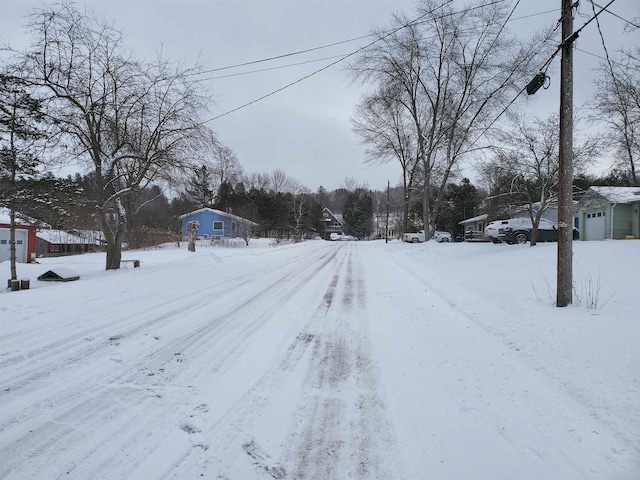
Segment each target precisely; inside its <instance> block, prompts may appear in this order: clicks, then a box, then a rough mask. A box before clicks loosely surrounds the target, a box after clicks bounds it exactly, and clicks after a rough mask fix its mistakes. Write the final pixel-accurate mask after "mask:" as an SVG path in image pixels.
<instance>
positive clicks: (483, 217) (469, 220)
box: [458, 213, 489, 225]
mask: <svg viewBox="0 0 640 480" xmlns="http://www.w3.org/2000/svg"><path fill="white" fill-rule="evenodd" d="M488 217H489V215H488V214H487V213H483V214H482V215H478V216H475V217H471V218H465V219H464V220H462V221H461V222H458V225H462V224H464V223H472V222H479V221H480V220H486V219H487V218H488Z"/></svg>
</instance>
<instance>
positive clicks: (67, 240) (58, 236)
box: [36, 230, 93, 245]
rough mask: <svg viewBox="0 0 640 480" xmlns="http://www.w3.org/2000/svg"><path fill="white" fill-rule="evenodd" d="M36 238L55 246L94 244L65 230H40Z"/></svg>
mask: <svg viewBox="0 0 640 480" xmlns="http://www.w3.org/2000/svg"><path fill="white" fill-rule="evenodd" d="M36 237H38V238H40V239H42V240H45V241H47V242H49V243H55V244H67V245H73V244H82V245H84V244H86V243H93V242H91V241H90V240H89V239H87V238H82V237H79V236H78V235H74V234H73V233H69V232H65V231H64V230H38V231H37V232H36Z"/></svg>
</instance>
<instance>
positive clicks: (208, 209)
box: [178, 208, 258, 225]
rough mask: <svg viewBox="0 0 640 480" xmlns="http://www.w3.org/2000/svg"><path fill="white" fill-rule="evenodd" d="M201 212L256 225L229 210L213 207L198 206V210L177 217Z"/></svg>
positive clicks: (180, 217) (185, 216)
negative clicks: (224, 210)
mask: <svg viewBox="0 0 640 480" xmlns="http://www.w3.org/2000/svg"><path fill="white" fill-rule="evenodd" d="M202 212H211V213H215V214H217V215H220V216H223V217H227V218H231V219H233V220H238V221H240V222H249V223H251V224H253V225H258V224H257V223H256V222H252V221H251V220H249V219H247V218H243V217H239V216H238V215H234V214H233V213H229V212H223V211H222V210H216V209H215V208H199V209H198V210H194V211H193V212H189V213H185V214H184V215H180V216H179V217H178V218H179V219H180V220H182V219H184V218H187V217H190V216H192V215H195V214H197V213H202Z"/></svg>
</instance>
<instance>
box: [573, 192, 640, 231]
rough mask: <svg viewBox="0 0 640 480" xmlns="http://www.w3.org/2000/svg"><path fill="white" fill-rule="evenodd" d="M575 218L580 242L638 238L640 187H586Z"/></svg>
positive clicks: (639, 228) (639, 227)
mask: <svg viewBox="0 0 640 480" xmlns="http://www.w3.org/2000/svg"><path fill="white" fill-rule="evenodd" d="M575 214H576V217H577V219H578V228H579V230H580V240H604V239H624V238H630V237H631V238H640V187H589V189H588V190H587V191H586V192H585V193H584V195H583V196H582V198H581V199H580V200H579V201H578V205H577V207H576V211H575Z"/></svg>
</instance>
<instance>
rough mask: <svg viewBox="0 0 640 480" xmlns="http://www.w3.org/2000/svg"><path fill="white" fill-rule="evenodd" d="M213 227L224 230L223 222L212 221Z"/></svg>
mask: <svg viewBox="0 0 640 480" xmlns="http://www.w3.org/2000/svg"><path fill="white" fill-rule="evenodd" d="M213 229H214V230H224V222H218V221H216V222H213Z"/></svg>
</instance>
